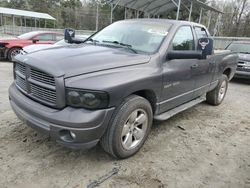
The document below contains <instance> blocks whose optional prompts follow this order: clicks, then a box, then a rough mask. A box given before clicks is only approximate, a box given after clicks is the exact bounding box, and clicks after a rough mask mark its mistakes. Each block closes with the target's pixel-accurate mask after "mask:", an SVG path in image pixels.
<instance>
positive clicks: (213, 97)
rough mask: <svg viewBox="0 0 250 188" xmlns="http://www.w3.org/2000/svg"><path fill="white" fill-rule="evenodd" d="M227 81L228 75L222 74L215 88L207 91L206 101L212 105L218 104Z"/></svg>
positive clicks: (221, 99) (226, 86)
mask: <svg viewBox="0 0 250 188" xmlns="http://www.w3.org/2000/svg"><path fill="white" fill-rule="evenodd" d="M228 82H229V81H228V77H227V76H226V75H224V74H223V75H222V77H221V78H220V80H219V83H218V85H217V86H216V88H215V89H213V90H212V91H210V92H208V93H207V97H206V101H207V103H209V104H211V105H214V106H217V105H220V104H221V103H222V101H223V100H224V98H225V96H226V93H227V88H228ZM222 87H224V94H223V96H222V94H221V93H222V89H223V88H222Z"/></svg>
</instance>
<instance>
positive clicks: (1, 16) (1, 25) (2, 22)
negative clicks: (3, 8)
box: [1, 14, 3, 26]
mask: <svg viewBox="0 0 250 188" xmlns="http://www.w3.org/2000/svg"><path fill="white" fill-rule="evenodd" d="M2 25H3V14H1V26H2Z"/></svg>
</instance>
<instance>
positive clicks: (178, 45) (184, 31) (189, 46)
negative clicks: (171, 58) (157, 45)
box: [172, 26, 195, 50]
mask: <svg viewBox="0 0 250 188" xmlns="http://www.w3.org/2000/svg"><path fill="white" fill-rule="evenodd" d="M172 47H173V50H194V49H195V47H194V36H193V32H192V29H191V27H190V26H182V27H180V28H179V30H178V31H177V32H176V34H175V36H174V39H173V41H172Z"/></svg>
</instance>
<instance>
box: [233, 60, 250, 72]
mask: <svg viewBox="0 0 250 188" xmlns="http://www.w3.org/2000/svg"><path fill="white" fill-rule="evenodd" d="M236 70H238V71H244V72H250V62H247V61H239V62H238V65H237V69H236Z"/></svg>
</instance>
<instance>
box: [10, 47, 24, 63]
mask: <svg viewBox="0 0 250 188" xmlns="http://www.w3.org/2000/svg"><path fill="white" fill-rule="evenodd" d="M20 50H21V48H11V49H9V51H8V55H7V58H8V60H9V61H11V62H12V61H13V57H14V56H13V55H14V53H15V52H16V54H17V51H20Z"/></svg>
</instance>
